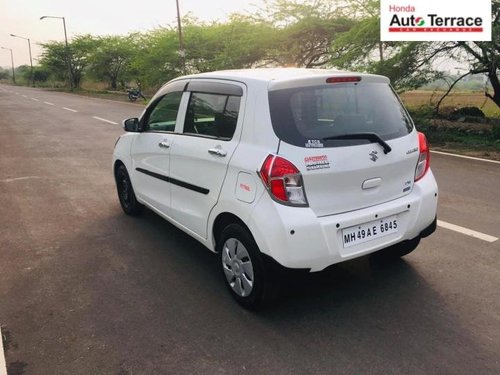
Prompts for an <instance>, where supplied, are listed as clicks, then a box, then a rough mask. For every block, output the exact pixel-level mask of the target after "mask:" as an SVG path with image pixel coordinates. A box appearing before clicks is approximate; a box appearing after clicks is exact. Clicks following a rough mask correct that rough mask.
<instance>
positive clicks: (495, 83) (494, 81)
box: [485, 70, 500, 107]
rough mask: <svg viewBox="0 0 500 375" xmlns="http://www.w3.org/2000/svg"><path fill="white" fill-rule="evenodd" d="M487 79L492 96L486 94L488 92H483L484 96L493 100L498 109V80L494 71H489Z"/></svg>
mask: <svg viewBox="0 0 500 375" xmlns="http://www.w3.org/2000/svg"><path fill="white" fill-rule="evenodd" d="M488 78H489V79H490V83H491V86H492V87H493V95H491V94H488V92H485V95H486V96H487V97H488V98H490V99H491V100H493V101H494V102H495V104H496V105H497V106H498V107H500V80H499V79H498V76H497V74H496V70H494V71H492V70H490V71H489V73H488Z"/></svg>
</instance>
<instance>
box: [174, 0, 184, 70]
mask: <svg viewBox="0 0 500 375" xmlns="http://www.w3.org/2000/svg"><path fill="white" fill-rule="evenodd" d="M175 3H176V5H177V29H178V31H179V55H180V57H181V66H182V70H183V72H184V74H186V51H185V50H184V40H183V38H182V25H181V11H180V9H179V0H175Z"/></svg>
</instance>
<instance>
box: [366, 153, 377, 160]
mask: <svg viewBox="0 0 500 375" xmlns="http://www.w3.org/2000/svg"><path fill="white" fill-rule="evenodd" d="M377 154H378V152H377V151H372V152H370V153H369V154H368V155H369V156H370V160H371V161H373V162H376V161H377V159H378V156H377Z"/></svg>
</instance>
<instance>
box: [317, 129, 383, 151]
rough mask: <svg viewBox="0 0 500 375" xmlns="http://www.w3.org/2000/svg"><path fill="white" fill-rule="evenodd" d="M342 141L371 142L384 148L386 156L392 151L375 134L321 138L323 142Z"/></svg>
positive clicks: (353, 134)
mask: <svg viewBox="0 0 500 375" xmlns="http://www.w3.org/2000/svg"><path fill="white" fill-rule="evenodd" d="M342 139H366V140H368V141H371V142H372V143H378V144H379V145H380V146H382V147H383V148H384V154H388V153H389V152H391V151H392V148H391V146H389V145H388V144H387V142H385V141H384V140H383V139H382V138H381V137H380V135H378V134H377V133H352V134H342V135H334V136H331V137H326V138H323V141H335V140H342Z"/></svg>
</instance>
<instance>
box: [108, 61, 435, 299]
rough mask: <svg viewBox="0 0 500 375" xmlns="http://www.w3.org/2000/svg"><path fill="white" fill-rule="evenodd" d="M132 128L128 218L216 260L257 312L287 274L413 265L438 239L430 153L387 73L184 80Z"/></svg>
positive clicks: (126, 153) (118, 154) (123, 181)
mask: <svg viewBox="0 0 500 375" xmlns="http://www.w3.org/2000/svg"><path fill="white" fill-rule="evenodd" d="M123 126H124V129H125V130H126V132H127V133H126V134H124V135H122V136H121V137H120V138H119V140H118V141H117V144H116V147H115V150H114V160H113V168H114V175H115V180H116V186H117V190H118V197H119V199H120V203H121V206H122V208H123V210H124V211H125V213H127V214H129V215H137V214H138V213H139V212H140V211H141V209H142V208H143V206H147V207H148V208H150V209H151V210H153V211H154V212H156V213H157V214H159V215H160V216H162V217H163V218H165V219H167V220H168V221H170V222H171V223H173V224H174V225H175V226H177V227H178V228H180V229H182V230H183V231H185V232H186V233H188V234H189V235H191V236H192V237H194V238H195V239H197V240H198V241H200V242H201V243H202V244H204V245H205V246H206V247H207V248H209V249H210V250H212V251H214V252H217V253H219V254H220V264H221V270H222V273H223V275H224V279H225V281H226V284H227V287H228V289H229V290H230V292H231V293H232V295H233V297H234V298H235V299H236V300H237V301H238V302H239V303H240V304H241V305H243V306H244V307H247V308H255V307H257V306H259V305H260V304H261V303H263V302H265V301H266V300H267V299H268V298H270V297H271V296H272V295H273V294H274V293H275V291H276V288H277V286H278V285H279V282H280V275H281V271H282V270H283V268H294V269H307V270H309V271H310V272H316V271H320V270H323V269H325V268H326V267H328V266H330V265H332V264H335V263H339V262H343V261H346V260H348V259H353V258H357V257H360V256H363V255H366V254H370V253H374V252H377V251H384V252H385V253H387V254H388V255H392V256H396V257H399V256H404V255H406V254H408V253H410V252H411V251H413V250H414V249H415V248H416V247H417V245H418V244H419V241H420V239H421V238H423V237H426V236H428V235H430V234H431V233H433V232H434V231H435V228H436V208H437V195H438V187H437V184H436V181H435V179H434V176H433V174H432V172H431V169H430V153H429V145H428V143H427V140H426V138H425V136H424V134H422V133H419V132H417V130H416V129H415V126H414V124H413V122H412V120H411V119H410V116H409V115H408V113H407V111H406V110H405V108H404V107H403V105H402V104H401V102H400V100H399V98H398V96H397V95H396V94H395V92H394V91H393V90H392V88H391V86H390V84H389V79H387V78H385V77H382V76H376V75H368V74H359V73H346V72H338V71H329V70H309V69H254V70H239V71H238V70H235V71H221V72H213V73H203V74H197V75H191V76H185V77H180V78H177V79H174V80H173V81H170V82H168V83H167V84H165V85H164V86H163V87H162V88H161V89H160V90H159V91H158V93H157V94H156V95H155V96H154V97H153V98H152V100H151V102H150V104H149V105H148V106H147V108H146V109H145V111H144V112H143V114H142V115H141V117H140V118H131V119H128V120H125V121H124V122H123Z"/></svg>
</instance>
